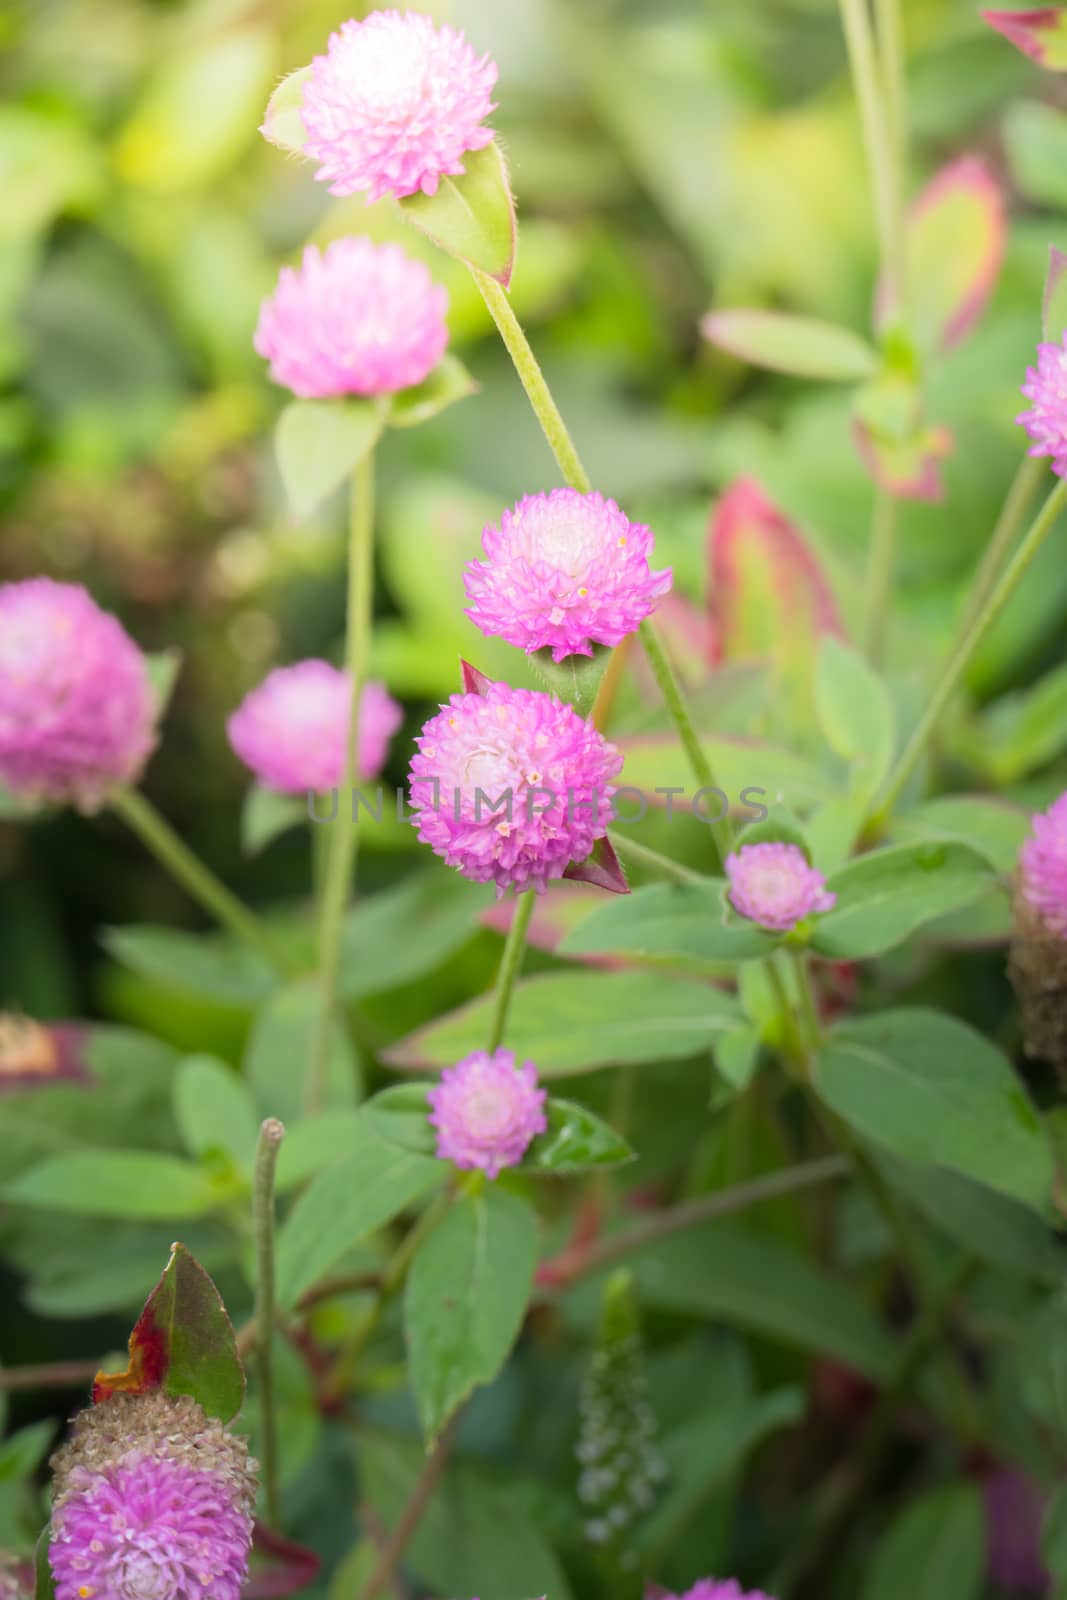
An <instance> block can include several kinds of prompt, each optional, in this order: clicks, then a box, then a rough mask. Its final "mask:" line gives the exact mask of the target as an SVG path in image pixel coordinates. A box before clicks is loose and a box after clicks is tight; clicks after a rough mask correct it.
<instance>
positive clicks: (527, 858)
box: [411, 683, 622, 893]
mask: <svg viewBox="0 0 1067 1600" xmlns="http://www.w3.org/2000/svg"><path fill="white" fill-rule="evenodd" d="M415 742H416V744H417V746H418V751H417V754H416V755H415V758H414V760H413V761H412V763H411V803H412V806H413V808H414V810H415V812H416V817H415V825H416V827H417V829H418V833H419V837H420V839H422V840H423V842H424V843H425V844H428V845H429V846H430V847H431V849H432V850H433V851H434V852H435V853H436V854H437V855H439V856H441V857H443V859H444V860H445V861H447V862H448V864H449V866H452V867H457V868H458V869H459V871H460V872H462V873H463V875H464V876H465V877H467V878H472V879H473V880H474V881H475V882H477V883H489V882H493V883H495V884H496V885H497V889H498V890H499V891H500V892H501V893H503V891H504V890H505V889H509V888H513V889H516V890H519V891H522V890H524V889H530V888H536V889H542V890H543V889H544V888H545V886H546V885H547V884H548V882H549V880H550V879H552V878H561V877H562V876H563V874H564V872H565V871H566V869H567V867H568V866H570V864H571V863H572V862H580V861H584V860H585V858H586V857H587V856H588V855H589V854H590V852H591V851H592V849H593V846H594V845H595V844H596V842H597V840H598V839H600V838H602V837H603V836H604V834H605V833H606V832H607V828H608V823H609V821H610V820H611V804H610V802H611V797H612V795H613V794H614V793H615V789H614V785H613V783H612V780H613V779H614V778H616V777H617V776H618V774H619V770H620V768H621V767H622V756H621V755H620V754H619V752H618V751H617V750H616V749H615V747H614V745H611V744H608V742H607V741H606V740H605V739H604V738H603V737H602V735H601V734H600V733H598V732H597V730H596V728H594V726H593V724H592V723H591V722H587V721H585V720H584V719H583V718H582V717H580V716H579V715H578V713H577V712H576V711H575V710H574V709H573V708H572V707H571V706H569V705H564V704H562V703H561V702H560V701H559V700H557V699H556V698H555V696H554V695H549V694H540V693H537V692H536V691H534V690H532V689H512V688H511V687H509V685H508V684H505V683H488V684H486V685H485V687H484V690H483V691H481V692H479V691H473V692H470V693H467V694H454V695H453V696H452V698H451V699H450V700H449V701H448V703H447V705H444V706H442V707H441V710H440V711H439V712H438V714H437V716H435V717H432V718H431V719H430V721H429V722H428V723H427V724H426V726H425V727H424V728H423V730H422V733H421V734H420V735H419V737H418V738H417V739H416V741H415Z"/></svg>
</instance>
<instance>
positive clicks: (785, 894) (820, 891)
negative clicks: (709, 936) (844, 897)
mask: <svg viewBox="0 0 1067 1600" xmlns="http://www.w3.org/2000/svg"><path fill="white" fill-rule="evenodd" d="M726 877H727V880H728V882H729V885H730V887H729V898H730V904H731V905H732V906H733V908H734V910H735V911H739V912H740V913H741V915H742V916H743V917H748V918H749V919H750V920H751V921H752V922H758V923H759V925H760V927H761V928H770V929H772V930H773V931H774V932H775V933H786V932H788V931H789V929H790V928H795V927H796V925H797V923H798V922H803V920H804V918H805V917H810V916H811V915H812V913H813V912H816V911H829V910H830V909H831V908H832V907H833V906H834V905H835V904H836V901H837V896H836V895H835V894H831V893H830V891H829V890H828V889H827V887H826V879H825V878H824V877H823V875H822V873H821V872H817V871H816V870H815V868H814V867H811V866H809V865H808V862H807V858H806V857H805V855H804V852H803V850H801V848H800V846H799V845H796V844H779V843H766V844H743V845H742V846H741V848H740V850H735V851H734V852H733V853H732V854H731V855H729V856H727V858H726Z"/></svg>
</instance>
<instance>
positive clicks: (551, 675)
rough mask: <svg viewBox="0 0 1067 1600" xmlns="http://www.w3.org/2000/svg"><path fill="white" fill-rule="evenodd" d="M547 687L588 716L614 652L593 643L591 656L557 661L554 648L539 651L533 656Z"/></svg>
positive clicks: (537, 671)
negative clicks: (554, 656) (553, 656)
mask: <svg viewBox="0 0 1067 1600" xmlns="http://www.w3.org/2000/svg"><path fill="white" fill-rule="evenodd" d="M528 659H529V662H530V665H531V667H533V669H534V671H535V672H536V673H537V676H538V677H539V678H540V680H541V682H542V683H543V684H544V686H545V688H546V689H548V690H549V692H550V693H551V694H555V695H558V696H559V698H560V699H561V700H566V701H567V702H568V703H569V704H570V705H572V706H573V707H574V709H575V710H576V711H577V712H578V714H579V715H580V716H583V717H587V716H588V715H589V713H590V711H592V709H593V701H594V700H595V699H596V692H597V690H598V689H599V687H600V680H601V678H603V676H604V673H605V672H606V670H607V665H608V662H609V661H610V660H611V651H610V650H609V649H608V648H607V647H606V646H605V645H602V644H598V645H594V646H593V654H592V655H591V656H567V657H566V659H565V660H563V661H553V659H552V651H551V650H547V649H546V650H537V651H535V652H534V654H533V655H531V656H530V657H529V658H528Z"/></svg>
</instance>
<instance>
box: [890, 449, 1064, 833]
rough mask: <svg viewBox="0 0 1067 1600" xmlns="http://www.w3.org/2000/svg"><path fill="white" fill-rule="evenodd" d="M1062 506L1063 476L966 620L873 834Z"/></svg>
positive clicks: (901, 760)
mask: <svg viewBox="0 0 1067 1600" xmlns="http://www.w3.org/2000/svg"><path fill="white" fill-rule="evenodd" d="M1065 504H1067V480H1065V479H1057V481H1056V486H1055V488H1054V489H1053V490H1052V492H1051V494H1050V495H1049V496H1048V498H1047V500H1046V501H1045V504H1044V505H1043V506H1042V508H1041V510H1040V511H1039V512H1038V514H1037V516H1036V517H1035V518H1034V520H1033V522H1032V523H1031V524H1030V527H1029V529H1028V531H1027V533H1026V535H1025V537H1024V539H1023V541H1022V543H1021V545H1020V546H1019V548H1018V550H1017V551H1016V552H1015V555H1014V556H1013V557H1012V559H1011V561H1010V562H1009V563H1008V565H1007V567H1006V568H1005V570H1004V572H1003V573H1002V574H1001V576H1000V578H999V579H998V580H997V582H996V583H995V584H994V586H993V589H992V591H991V592H990V593H989V595H988V596H987V598H986V599H985V600H984V601H983V602H982V604H981V605H980V606H979V607H978V608H977V610H976V611H975V613H974V615H973V616H972V617H970V620H969V621H967V622H965V624H964V626H963V628H962V629H961V632H960V634H959V637H958V638H957V640H956V643H955V644H954V646H953V648H952V651H951V653H950V655H949V659H948V661H947V662H946V664H945V667H944V669H943V671H942V673H941V677H940V678H939V680H938V682H937V684H936V685H935V686H934V690H933V693H932V694H931V696H930V698H929V699H928V701H927V703H926V709H925V711H924V712H923V714H922V717H921V718H920V719H919V724H918V726H917V727H916V729H915V732H914V733H913V734H912V736H911V738H910V739H909V741H908V743H907V745H906V747H905V749H904V750H903V752H902V754H901V756H900V758H899V760H898V761H897V763H896V766H895V767H894V768H893V770H892V772H891V773H890V774H889V777H888V779H887V781H886V785H885V789H884V790H883V792H882V795H881V797H880V799H879V803H878V808H877V810H876V812H875V813H874V815H873V816H872V818H871V821H870V824H869V827H870V831H871V832H872V833H873V834H877V833H878V832H880V831H881V830H882V828H884V826H885V823H886V821H887V819H888V818H889V816H890V813H891V812H892V810H893V806H894V804H895V803H896V801H897V799H898V798H899V796H900V792H901V790H902V789H903V788H904V785H905V784H906V783H907V781H908V779H909V778H910V777H911V775H912V773H913V772H914V771H915V768H916V767H917V765H918V763H919V760H920V758H921V757H922V754H923V752H924V750H925V749H926V747H927V745H928V744H929V742H930V739H931V737H932V736H933V734H934V732H935V731H936V729H937V726H938V724H939V723H940V721H941V718H942V716H943V715H944V712H945V707H946V706H947V705H948V703H949V701H950V700H951V698H952V696H953V694H954V693H955V691H956V689H957V688H958V687H959V685H960V683H961V682H962V680H963V675H964V673H965V672H966V671H967V668H968V667H969V666H970V664H971V661H972V659H973V658H974V655H975V653H976V652H977V650H978V647H979V645H981V643H982V642H983V640H984V639H985V637H986V635H987V634H988V633H989V630H990V629H991V628H992V626H993V624H994V623H995V622H996V621H997V619H998V618H999V616H1000V614H1001V612H1002V611H1003V610H1004V608H1005V606H1006V605H1007V604H1008V601H1009V600H1010V599H1011V597H1012V596H1013V595H1014V593H1015V591H1016V589H1017V588H1018V587H1019V585H1020V583H1021V582H1022V580H1023V578H1024V577H1025V575H1026V573H1027V571H1028V570H1029V568H1030V566H1031V564H1032V562H1033V560H1034V557H1035V556H1036V555H1037V553H1038V551H1039V550H1040V549H1041V546H1042V545H1043V544H1044V542H1045V540H1046V539H1047V537H1048V535H1049V534H1050V533H1051V531H1052V529H1053V527H1054V526H1055V524H1056V519H1057V518H1058V517H1059V515H1060V512H1061V511H1062V510H1063V508H1064V505H1065Z"/></svg>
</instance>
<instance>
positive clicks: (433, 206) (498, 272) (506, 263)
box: [398, 139, 516, 289]
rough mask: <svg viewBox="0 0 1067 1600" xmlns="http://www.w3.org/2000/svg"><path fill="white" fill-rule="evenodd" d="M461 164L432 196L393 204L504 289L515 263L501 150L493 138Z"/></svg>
mask: <svg viewBox="0 0 1067 1600" xmlns="http://www.w3.org/2000/svg"><path fill="white" fill-rule="evenodd" d="M463 164H464V166H465V167H466V169H467V170H466V172H465V173H464V174H463V175H462V176H461V177H457V178H449V177H443V178H442V179H441V181H440V184H439V186H438V189H437V193H436V194H412V195H408V196H407V197H406V198H405V199H403V200H401V201H399V202H398V204H399V206H400V209H401V211H402V212H403V213H404V215H405V217H406V218H407V220H408V221H409V222H413V223H414V224H415V226H416V227H417V228H421V229H422V231H423V233H425V234H428V235H429V237H430V238H431V239H432V240H433V241H434V243H435V244H438V245H440V246H441V249H442V250H445V251H447V253H448V254H449V255H450V256H456V257H457V258H458V259H459V260H460V261H465V262H466V263H467V264H468V266H472V267H477V268H479V270H480V271H482V272H486V273H488V274H489V276H490V277H491V278H496V279H497V281H498V282H499V283H502V284H503V286H504V288H505V289H506V288H507V287H508V284H509V283H510V282H511V273H512V269H513V267H514V265H515V243H516V226H515V202H514V201H513V199H512V197H511V185H510V184H509V182H508V174H507V167H506V166H505V164H504V157H503V155H502V153H501V150H500V146H499V145H498V144H497V142H496V140H495V139H494V140H493V141H492V143H491V144H487V145H486V146H485V148H484V149H482V150H468V151H467V153H466V155H465V156H464V157H463Z"/></svg>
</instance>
